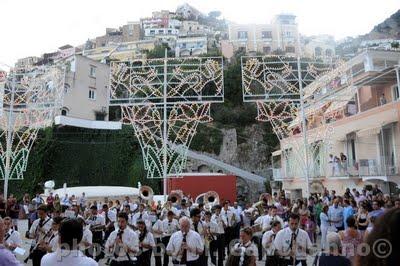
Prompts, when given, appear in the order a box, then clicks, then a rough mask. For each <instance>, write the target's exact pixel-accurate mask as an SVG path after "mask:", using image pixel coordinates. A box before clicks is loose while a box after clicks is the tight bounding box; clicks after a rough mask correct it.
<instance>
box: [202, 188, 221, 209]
mask: <svg viewBox="0 0 400 266" xmlns="http://www.w3.org/2000/svg"><path fill="white" fill-rule="evenodd" d="M204 204H205V205H210V206H214V205H217V204H219V195H218V193H217V192H215V191H208V192H207V193H205V194H204Z"/></svg>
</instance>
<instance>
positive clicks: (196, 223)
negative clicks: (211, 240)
mask: <svg viewBox="0 0 400 266" xmlns="http://www.w3.org/2000/svg"><path fill="white" fill-rule="evenodd" d="M190 219H191V220H190V229H192V230H193V231H195V232H196V233H199V235H200V237H201V240H202V241H203V243H204V234H205V228H204V224H203V222H202V221H201V214H200V210H199V209H197V208H194V209H192V211H191V212H190ZM199 265H200V266H207V259H206V254H205V247H204V251H203V253H202V254H201V255H200V257H199Z"/></svg>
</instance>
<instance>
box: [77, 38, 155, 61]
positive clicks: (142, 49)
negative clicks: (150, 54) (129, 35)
mask: <svg viewBox="0 0 400 266" xmlns="http://www.w3.org/2000/svg"><path fill="white" fill-rule="evenodd" d="M154 45H155V41H154V40H141V41H135V42H124V43H119V44H117V43H110V44H109V45H108V46H106V47H98V48H94V49H90V50H84V51H83V52H82V55H83V56H86V57H88V58H91V59H93V60H96V61H101V62H107V61H109V60H122V61H126V60H133V59H136V58H142V57H143V56H144V54H145V53H146V51H150V50H153V49H154Z"/></svg>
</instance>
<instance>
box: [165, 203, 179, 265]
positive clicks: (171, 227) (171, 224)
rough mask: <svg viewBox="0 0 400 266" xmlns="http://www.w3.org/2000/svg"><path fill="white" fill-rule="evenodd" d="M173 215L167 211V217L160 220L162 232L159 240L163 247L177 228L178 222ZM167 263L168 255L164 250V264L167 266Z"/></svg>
mask: <svg viewBox="0 0 400 266" xmlns="http://www.w3.org/2000/svg"><path fill="white" fill-rule="evenodd" d="M174 216H175V214H174V212H173V211H169V212H168V214H167V218H166V219H164V220H163V222H162V228H163V231H164V232H163V238H162V240H161V241H162V243H163V245H164V247H166V246H167V245H168V243H169V239H170V238H171V235H172V234H173V233H175V232H176V231H178V230H179V223H178V221H177V220H176V219H174ZM168 264H169V256H168V253H167V252H165V251H164V266H168Z"/></svg>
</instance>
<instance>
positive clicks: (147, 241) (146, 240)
mask: <svg viewBox="0 0 400 266" xmlns="http://www.w3.org/2000/svg"><path fill="white" fill-rule="evenodd" d="M135 232H136V234H137V236H138V238H139V236H140V231H139V230H136V231H135ZM139 241H140V240H139ZM139 243H140V242H139ZM141 243H142V244H145V245H150V246H151V247H152V248H153V247H155V246H156V243H155V241H154V236H153V234H152V233H151V232H147V233H146V236H145V237H144V239H143V241H142V242H141ZM142 250H143V252H144V251H147V250H149V248H142Z"/></svg>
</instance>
